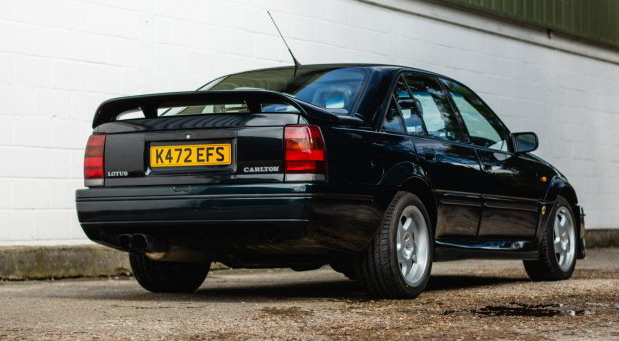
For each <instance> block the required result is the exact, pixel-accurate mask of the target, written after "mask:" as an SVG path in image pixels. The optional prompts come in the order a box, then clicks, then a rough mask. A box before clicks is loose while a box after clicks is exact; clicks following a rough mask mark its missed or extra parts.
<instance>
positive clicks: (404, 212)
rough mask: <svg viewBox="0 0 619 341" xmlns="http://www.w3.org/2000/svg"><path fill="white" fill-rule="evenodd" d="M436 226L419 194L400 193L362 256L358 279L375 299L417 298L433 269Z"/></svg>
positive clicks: (386, 212) (392, 202) (358, 267)
mask: <svg viewBox="0 0 619 341" xmlns="http://www.w3.org/2000/svg"><path fill="white" fill-rule="evenodd" d="M433 240H434V236H433V234H432V227H431V223H430V218H429V216H428V211H427V209H426V207H425V205H424V204H423V202H422V201H421V200H420V199H419V197H417V196H416V195H414V194H412V193H408V192H398V193H397V194H396V195H395V197H394V198H393V200H392V201H391V203H390V204H389V207H388V208H387V210H386V211H385V215H384V216H383V220H382V222H381V225H380V226H379V228H378V230H377V231H376V235H375V236H374V239H373V240H372V242H371V243H370V246H369V247H368V249H367V250H366V251H364V252H363V253H362V254H361V257H360V259H359V262H358V264H357V271H356V273H357V276H358V278H359V280H360V281H361V282H362V283H363V284H364V285H365V287H366V288H367V290H368V291H369V293H370V295H371V296H374V297H377V298H398V299H401V298H414V297H417V296H418V295H419V294H420V293H421V292H422V291H423V290H424V289H425V287H426V285H427V284H428V280H429V279H430V272H431V270H432V255H433Z"/></svg>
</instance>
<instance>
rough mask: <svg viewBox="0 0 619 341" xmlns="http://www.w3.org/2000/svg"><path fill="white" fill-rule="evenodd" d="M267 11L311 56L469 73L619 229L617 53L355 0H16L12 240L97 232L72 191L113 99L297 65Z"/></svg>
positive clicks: (3, 91)
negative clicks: (599, 56)
mask: <svg viewBox="0 0 619 341" xmlns="http://www.w3.org/2000/svg"><path fill="white" fill-rule="evenodd" d="M411 1H412V0H411ZM266 8H269V9H271V10H272V12H273V15H274V16H275V18H276V19H277V20H278V22H279V25H280V28H281V29H282V31H283V32H284V34H285V35H286V36H287V37H288V39H289V43H290V45H291V46H292V48H293V49H294V50H295V52H296V54H297V57H298V59H299V60H300V61H301V62H303V63H327V62H379V63H393V64H403V65H410V66H416V67H420V68H425V69H429V70H432V71H437V72H440V73H444V74H447V75H449V76H452V77H454V78H456V79H459V80H461V81H463V82H465V83H467V84H469V85H470V86H471V87H472V88H473V89H475V90H477V91H478V92H479V93H480V94H481V95H482V96H483V97H484V98H485V99H486V100H487V101H488V102H489V103H490V104H491V106H493V108H494V109H495V110H496V111H497V112H498V113H499V114H500V115H501V117H502V118H503V119H504V120H505V121H506V123H507V124H508V125H509V126H510V127H511V128H512V130H534V131H537V132H538V133H539V135H540V139H541V144H542V146H541V148H540V150H539V152H538V154H539V155H541V156H542V157H545V158H547V159H548V160H549V161H551V162H552V163H554V164H555V165H556V166H558V167H559V168H561V169H562V170H563V171H564V172H565V173H566V175H567V176H568V177H569V178H570V179H571V181H572V182H573V183H574V185H575V186H576V189H577V191H578V193H579V194H580V197H581V202H582V203H583V205H584V206H585V207H586V208H587V209H588V214H589V216H588V227H590V228H614V227H619V223H617V222H618V221H619V210H618V208H619V138H618V136H619V95H618V94H619V66H618V65H616V64H612V63H608V62H603V61H599V60H596V59H593V58H586V57H580V56H576V55H573V54H570V53H565V52H560V51H556V50H553V49H549V48H545V47H541V46H536V45H533V44H529V43H526V42H521V41H516V40H512V39H508V38H504V37H499V36H496V35H492V34H488V33H484V32H480V31H476V30H471V29H466V28H462V27H459V26H456V25H452V24H449V23H445V22H439V21H434V20H432V19H426V18H423V17H419V16H415V15H410V14H406V13H402V12H397V11H392V10H389V9H385V8H381V7H378V6H373V5H370V4H366V3H362V2H358V1H354V0H298V1H287V0H270V1H250V0H228V1H212V0H209V1H206V0H137V1H122V0H114V1H106V0H83V1H77V0H55V1H44V0H3V1H0V243H26V244H35V243H66V242H69V241H77V242H80V241H84V239H85V236H84V235H83V234H82V232H81V230H80V228H79V226H78V224H77V220H76V217H75V212H74V203H73V192H74V190H75V189H76V188H79V187H81V186H82V181H81V172H82V168H81V167H82V166H81V162H82V153H83V152H82V150H83V146H84V144H85V141H86V138H87V136H88V135H89V133H90V122H91V118H92V115H93V112H94V110H95V108H96V107H97V105H98V104H99V103H100V102H101V101H103V100H105V99H107V98H110V97H115V96H120V95H129V94H139V93H148V92H160V91H177V90H192V89H195V88H197V87H199V86H200V85H202V84H203V83H205V82H206V81H207V80H210V79H212V78H215V77H217V76H220V75H223V74H226V73H229V72H235V71H242V70H246V69H252V68H258V67H269V66H276V65H285V64H290V59H289V57H288V55H287V52H286V50H285V49H284V47H283V45H282V44H281V42H280V41H279V39H278V38H277V37H276V35H275V34H276V32H275V30H274V28H273V26H272V25H271V23H270V22H269V20H268V17H267V15H266V13H265V9H266ZM462 15H467V14H464V13H463V14H462Z"/></svg>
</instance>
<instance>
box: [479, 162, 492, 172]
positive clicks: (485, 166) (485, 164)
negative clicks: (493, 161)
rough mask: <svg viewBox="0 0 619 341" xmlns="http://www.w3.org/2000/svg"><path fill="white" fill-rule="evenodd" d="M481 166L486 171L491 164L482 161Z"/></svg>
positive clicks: (489, 169) (490, 167) (490, 168)
mask: <svg viewBox="0 0 619 341" xmlns="http://www.w3.org/2000/svg"><path fill="white" fill-rule="evenodd" d="M481 168H482V169H483V170H485V171H487V172H489V171H491V170H492V165H490V164H487V163H482V165H481Z"/></svg>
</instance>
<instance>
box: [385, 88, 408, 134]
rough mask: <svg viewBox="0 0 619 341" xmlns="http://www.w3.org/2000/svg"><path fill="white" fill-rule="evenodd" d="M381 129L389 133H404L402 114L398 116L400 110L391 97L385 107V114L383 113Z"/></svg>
mask: <svg viewBox="0 0 619 341" xmlns="http://www.w3.org/2000/svg"><path fill="white" fill-rule="evenodd" d="M383 130H384V131H386V132H389V133H395V134H404V125H403V123H402V116H400V110H399V109H398V105H397V104H396V101H395V99H394V98H393V97H392V98H391V100H390V101H389V109H387V114H386V115H385V121H384V122H383Z"/></svg>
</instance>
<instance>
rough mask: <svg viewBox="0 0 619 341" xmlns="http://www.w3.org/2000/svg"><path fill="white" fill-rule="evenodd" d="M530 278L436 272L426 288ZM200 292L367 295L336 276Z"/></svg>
mask: <svg viewBox="0 0 619 341" xmlns="http://www.w3.org/2000/svg"><path fill="white" fill-rule="evenodd" d="M524 281H528V280H527V279H526V278H511V277H491V276H470V275H464V276H459V275H436V276H432V277H431V278H430V282H429V283H428V286H427V287H426V290H425V292H434V291H443V290H458V289H470V288H475V287H482V286H494V285H502V284H509V283H517V282H524ZM196 295H197V296H199V297H201V298H204V299H207V300H228V299H229V300H235V301H236V300H239V299H249V300H252V298H253V300H255V299H259V298H260V299H275V300H277V299H291V298H331V299H367V293H366V291H365V289H364V288H363V286H362V285H361V284H360V283H359V282H357V281H352V280H332V281H319V282H309V283H286V284H285V285H268V286H267V285H258V286H250V285H248V286H243V287H216V288H209V287H208V286H207V287H203V288H201V289H200V290H198V292H196Z"/></svg>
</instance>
